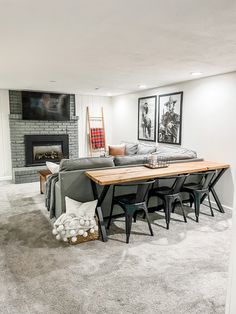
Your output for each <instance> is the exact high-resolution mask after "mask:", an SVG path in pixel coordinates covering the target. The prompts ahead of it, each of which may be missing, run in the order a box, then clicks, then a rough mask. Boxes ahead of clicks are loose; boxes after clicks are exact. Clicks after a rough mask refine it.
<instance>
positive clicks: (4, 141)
mask: <svg viewBox="0 0 236 314" xmlns="http://www.w3.org/2000/svg"><path fill="white" fill-rule="evenodd" d="M8 115H9V96H8V91H7V90H0V150H1V157H0V180H6V179H10V178H11V148H10V129H9V117H8Z"/></svg>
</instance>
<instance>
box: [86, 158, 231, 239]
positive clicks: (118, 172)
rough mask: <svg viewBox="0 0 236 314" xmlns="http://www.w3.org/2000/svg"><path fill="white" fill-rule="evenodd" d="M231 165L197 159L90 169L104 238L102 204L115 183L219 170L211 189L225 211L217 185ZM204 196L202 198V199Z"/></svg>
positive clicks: (88, 173) (103, 237)
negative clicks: (165, 164) (156, 165)
mask: <svg viewBox="0 0 236 314" xmlns="http://www.w3.org/2000/svg"><path fill="white" fill-rule="evenodd" d="M229 167H230V165H229V164H227V163H220V162H214V161H195V162H180V163H172V164H169V166H168V167H165V168H157V169H150V168H148V167H146V166H145V165H140V166H130V167H114V168H106V169H98V170H88V171H86V172H85V174H86V176H88V177H89V178H90V182H91V185H92V189H93V194H94V198H95V199H98V205H97V214H98V220H99V225H100V230H101V236H102V240H103V241H104V242H105V241H107V233H106V228H105V224H104V219H103V214H102V209H101V205H102V202H103V201H104V198H105V197H106V194H107V192H108V190H109V187H110V186H111V185H114V184H122V183H127V182H135V181H145V180H149V179H158V178H163V177H171V176H175V175H180V174H191V173H197V172H204V171H209V170H217V172H216V175H215V177H214V179H213V180H212V182H211V184H210V187H209V188H210V191H211V193H212V195H213V198H214V199H215V202H216V204H217V206H218V208H219V210H220V211H221V212H222V213H224V209H223V207H222V205H221V202H220V200H219V198H218V196H217V194H216V191H215V185H216V183H217V182H218V181H219V179H220V178H221V177H222V175H223V174H224V172H225V171H226V170H227V169H228V168H229ZM96 184H98V185H101V186H103V189H102V192H101V193H100V195H99V194H98V190H97V185H96ZM203 200H204V198H203V199H202V201H203Z"/></svg>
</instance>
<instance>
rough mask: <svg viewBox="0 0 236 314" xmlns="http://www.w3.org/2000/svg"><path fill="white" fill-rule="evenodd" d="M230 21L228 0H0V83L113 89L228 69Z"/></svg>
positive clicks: (234, 15) (235, 35) (234, 8)
mask: <svg viewBox="0 0 236 314" xmlns="http://www.w3.org/2000/svg"><path fill="white" fill-rule="evenodd" d="M235 21H236V1H234V0H232V1H228V0H207V1H206V0H196V1H191V0H178V1H177V0H163V1H162V0H99V1H98V0H50V1H49V0H47V1H46V0H40V1H32V0H21V1H19V0H0V88H14V89H33V90H51V91H65V92H76V93H81V94H100V95H107V94H108V93H111V94H112V95H117V94H124V93H128V92H132V91H136V90H137V89H138V87H137V86H138V85H139V84H145V85H146V86H147V88H151V87H156V86H161V85H168V84H171V83H176V82H180V81H186V80H190V79H193V77H192V76H191V75H190V73H191V72H193V71H201V72H203V75H202V76H209V75H215V74H219V73H225V72H230V71H234V70H236V57H235V56H236V22H235ZM50 81H56V82H50ZM97 87H98V88H99V89H98V90H95V88H97Z"/></svg>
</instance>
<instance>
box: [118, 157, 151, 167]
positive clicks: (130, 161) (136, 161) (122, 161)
mask: <svg viewBox="0 0 236 314" xmlns="http://www.w3.org/2000/svg"><path fill="white" fill-rule="evenodd" d="M114 163H115V165H116V166H129V165H142V164H145V163H147V155H132V156H116V157H115V158H114Z"/></svg>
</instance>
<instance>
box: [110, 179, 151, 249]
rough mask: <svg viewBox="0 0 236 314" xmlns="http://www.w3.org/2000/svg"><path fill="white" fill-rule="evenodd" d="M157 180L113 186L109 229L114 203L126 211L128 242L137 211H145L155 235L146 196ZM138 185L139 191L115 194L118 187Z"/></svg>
mask: <svg viewBox="0 0 236 314" xmlns="http://www.w3.org/2000/svg"><path fill="white" fill-rule="evenodd" d="M154 182H155V181H154V180H153V181H147V182H139V183H136V184H135V183H132V184H116V185H114V186H113V195H112V204H111V211H110V217H109V220H108V224H107V229H109V227H110V224H111V219H112V213H113V207H114V205H116V204H117V205H119V206H120V207H121V208H122V209H123V210H124V212H125V227H126V243H129V237H130V232H131V226H132V219H133V217H134V215H135V213H136V211H140V210H142V211H144V212H145V214H146V219H147V223H148V227H149V231H150V234H151V235H152V236H153V231H152V227H151V223H150V219H149V215H148V209H147V204H146V197H147V194H148V190H149V188H150V186H151V185H152V184H153V183H154ZM127 186H129V187H137V192H136V193H132V194H126V195H119V196H116V195H115V190H116V187H127Z"/></svg>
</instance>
